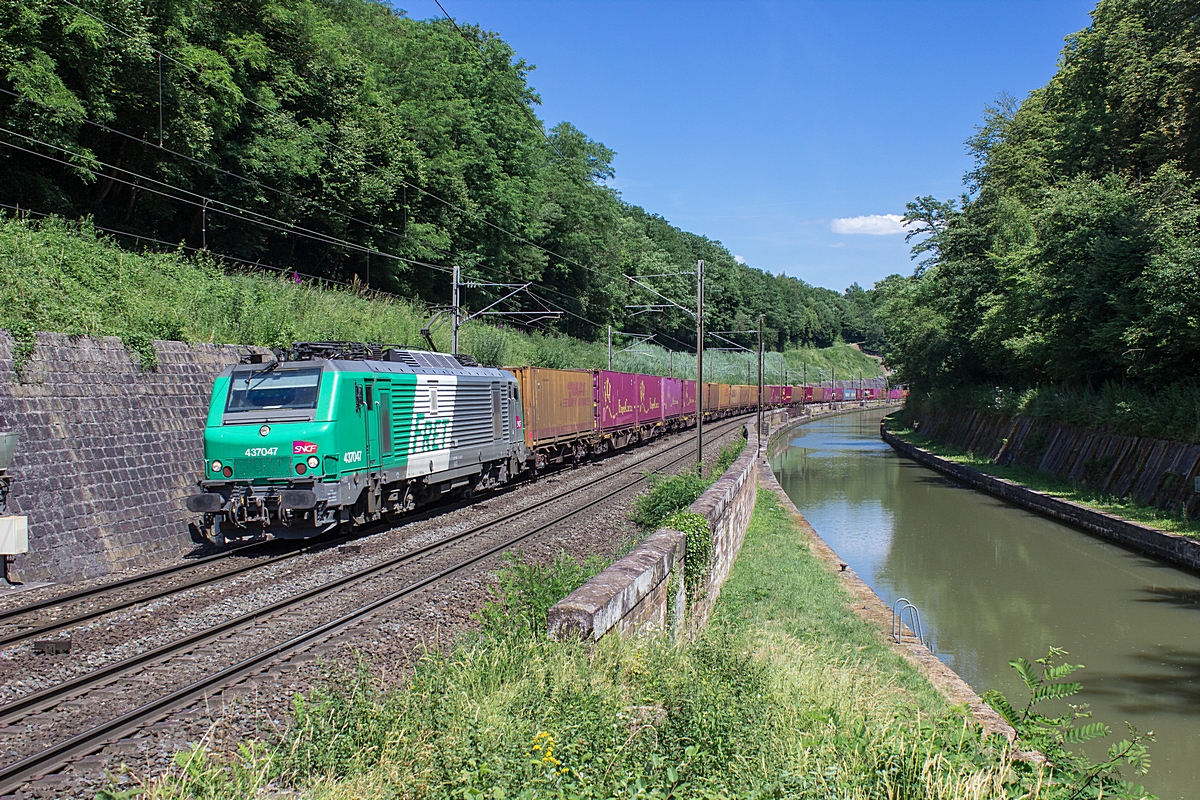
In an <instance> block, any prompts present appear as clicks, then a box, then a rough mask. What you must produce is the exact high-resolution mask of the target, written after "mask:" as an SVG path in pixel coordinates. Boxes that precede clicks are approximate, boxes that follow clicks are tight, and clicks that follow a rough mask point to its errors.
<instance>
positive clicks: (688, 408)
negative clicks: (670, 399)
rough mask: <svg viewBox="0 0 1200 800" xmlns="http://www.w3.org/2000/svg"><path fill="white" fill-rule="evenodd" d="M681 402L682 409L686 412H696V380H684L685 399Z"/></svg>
mask: <svg viewBox="0 0 1200 800" xmlns="http://www.w3.org/2000/svg"><path fill="white" fill-rule="evenodd" d="M681 403H682V409H681V410H682V412H683V413H684V414H695V413H696V382H695V381H684V382H683V399H682V401H681Z"/></svg>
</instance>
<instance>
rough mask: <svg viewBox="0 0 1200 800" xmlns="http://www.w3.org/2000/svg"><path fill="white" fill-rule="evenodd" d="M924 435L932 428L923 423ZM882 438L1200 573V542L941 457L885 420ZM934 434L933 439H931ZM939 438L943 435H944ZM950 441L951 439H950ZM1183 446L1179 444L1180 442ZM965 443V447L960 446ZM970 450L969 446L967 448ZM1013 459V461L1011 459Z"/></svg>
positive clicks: (967, 479) (980, 484) (975, 482)
mask: <svg viewBox="0 0 1200 800" xmlns="http://www.w3.org/2000/svg"><path fill="white" fill-rule="evenodd" d="M920 430H921V433H922V435H927V434H926V426H925V425H924V424H922V426H921V429H920ZM880 436H881V437H882V438H883V440H884V441H885V442H887V443H888V444H889V445H891V446H892V447H893V448H894V449H895V450H896V451H897V452H898V453H900V454H901V455H904V456H907V457H908V458H911V459H913V460H914V461H916V462H917V463H919V464H922V465H924V466H927V467H929V468H931V469H934V470H937V471H938V472H940V473H942V474H943V475H946V476H948V477H950V478H952V479H954V480H956V481H958V482H959V483H962V484H965V485H967V486H970V487H971V488H974V489H978V490H980V491H983V492H986V493H988V494H990V495H992V496H994V497H998V498H1000V499H1001V500H1005V501H1007V502H1009V503H1012V504H1013V505H1016V506H1019V507H1021V508H1024V509H1027V510H1029V511H1033V512H1035V513H1037V514H1041V515H1043V516H1046V517H1049V518H1051V519H1055V520H1058V521H1059V522H1063V523H1066V524H1067V525H1071V526H1072V527H1075V528H1078V529H1080V530H1083V531H1086V532H1088V533H1091V534H1093V535H1096V536H1099V537H1101V538H1104V539H1107V540H1109V541H1111V542H1115V543H1117V544H1120V545H1122V546H1124V547H1128V548H1130V549H1132V550H1135V551H1137V552H1139V553H1143V554H1145V555H1148V556H1152V557H1154V558H1157V559H1161V560H1163V561H1166V562H1168V563H1171V564H1174V565H1176V566H1180V567H1185V568H1187V569H1190V570H1194V571H1200V541H1196V540H1195V539H1190V538H1188V537H1186V536H1179V535H1177V534H1174V533H1169V532H1167V531H1160V530H1157V529H1155V528H1149V527H1147V526H1145V525H1139V524H1137V523H1135V522H1130V521H1129V520H1127V519H1123V518H1121V517H1118V516H1115V515H1113V514H1107V513H1105V512H1103V511H1098V510H1097V509H1094V508H1088V507H1087V506H1084V505H1081V504H1079V503H1074V502H1071V501H1069V500H1063V499H1061V498H1057V497H1051V496H1049V495H1046V494H1043V493H1041V492H1038V491H1035V490H1033V489H1029V488H1027V487H1024V486H1021V485H1020V484H1018V483H1014V482H1013V481H1009V480H1005V479H1004V478H997V477H995V476H992V475H987V474H985V473H982V472H980V471H979V470H976V469H972V468H970V467H968V466H965V465H963V464H956V463H954V462H953V461H948V460H946V459H944V458H940V457H938V456H936V455H934V454H933V453H930V452H929V451H928V450H925V449H923V448H921V447H918V446H916V445H914V444H911V443H909V442H906V441H904V440H903V439H901V438H899V437H898V436H896V435H895V434H893V433H891V432H890V431H888V430H887V426H886V424H884V423H880ZM931 438H932V437H931ZM939 441H941V439H940V438H939ZM948 443H950V442H948ZM1176 444H1177V443H1176ZM955 446H957V447H964V446H963V445H955ZM964 449H966V448H965V447H964ZM1009 463H1012V462H1009Z"/></svg>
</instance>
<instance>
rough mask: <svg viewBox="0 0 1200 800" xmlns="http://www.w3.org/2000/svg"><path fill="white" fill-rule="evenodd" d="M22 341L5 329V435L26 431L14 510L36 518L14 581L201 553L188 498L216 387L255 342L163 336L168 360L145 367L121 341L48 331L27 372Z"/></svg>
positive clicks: (1, 348) (163, 356)
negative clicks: (19, 357)
mask: <svg viewBox="0 0 1200 800" xmlns="http://www.w3.org/2000/svg"><path fill="white" fill-rule="evenodd" d="M14 347H15V342H14V341H13V339H12V337H11V336H9V335H8V334H7V333H6V332H0V430H7V431H15V432H16V433H17V434H18V435H19V436H20V440H19V441H18V443H17V448H16V452H15V455H14V457H13V462H12V466H11V467H10V469H9V474H10V475H12V494H11V495H10V498H9V510H8V513H10V514H17V515H27V516H28V517H29V553H28V554H26V555H23V556H16V557H14V558H12V559H11V563H10V576H11V577H13V578H14V579H17V580H20V581H23V582H26V583H31V582H40V581H50V580H64V579H73V578H89V577H96V576H100V575H106V574H109V573H112V572H115V571H120V570H123V569H128V568H136V567H145V566H149V565H151V564H154V563H156V562H159V561H162V560H164V559H167V560H175V559H177V558H179V556H180V555H181V554H184V553H187V552H189V551H191V550H192V549H194V548H195V547H196V545H195V544H194V543H193V542H192V539H191V536H190V534H189V530H188V522H189V520H190V519H191V517H192V515H190V514H188V512H187V510H186V509H185V508H184V504H183V499H184V497H185V496H186V495H187V494H188V493H189V492H190V490H191V486H192V484H194V483H195V481H196V479H197V478H198V477H199V471H200V465H201V464H202V463H203V460H204V441H203V432H204V422H205V418H206V417H207V415H208V391H207V390H208V387H209V386H211V384H212V380H213V378H214V377H215V376H216V375H217V373H219V372H220V371H221V370H222V369H224V368H225V367H226V366H227V365H229V364H234V363H237V362H238V361H239V360H240V358H241V357H242V355H244V354H245V353H246V352H247V348H245V347H234V346H228V345H206V344H195V345H188V344H183V343H180V342H166V341H160V342H154V343H153V347H154V350H155V353H156V354H157V357H158V366H157V367H156V368H155V369H153V370H143V369H142V367H141V363H140V361H139V359H138V356H137V355H135V354H132V353H130V351H129V350H128V348H126V346H125V344H124V343H123V342H122V341H121V340H120V339H117V338H113V337H87V336H79V337H68V336H62V335H59V334H52V333H39V334H37V340H36V345H35V346H34V348H33V352H32V353H31V354H30V355H29V357H28V360H27V361H26V363H25V365H24V367H23V369H22V370H21V372H20V374H19V375H18V374H17V373H16V372H15V371H14V367H13V356H14ZM256 349H257V348H256ZM197 387H203V388H202V389H198V388H197Z"/></svg>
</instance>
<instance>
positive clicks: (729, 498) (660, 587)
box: [548, 424, 760, 641]
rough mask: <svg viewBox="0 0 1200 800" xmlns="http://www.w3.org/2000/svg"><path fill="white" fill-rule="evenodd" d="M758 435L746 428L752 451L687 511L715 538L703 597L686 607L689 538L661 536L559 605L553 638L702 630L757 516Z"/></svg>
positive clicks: (551, 619) (552, 617)
mask: <svg viewBox="0 0 1200 800" xmlns="http://www.w3.org/2000/svg"><path fill="white" fill-rule="evenodd" d="M753 428H754V426H753V424H750V425H747V426H746V432H747V436H748V439H747V441H746V448H745V450H743V451H742V454H741V456H739V457H738V459H737V461H735V462H734V463H733V465H732V466H731V467H730V468H729V469H728V470H727V471H726V472H725V474H724V475H722V476H721V477H720V478H718V479H717V482H716V483H714V484H713V485H712V486H711V487H710V488H709V490H708V491H706V492H705V493H704V494H703V495H701V496H700V498H699V499H698V500H696V502H695V503H693V504H692V506H691V507H690V508H689V509H688V510H689V511H692V512H693V513H697V514H702V515H704V517H705V518H706V519H707V520H708V526H709V531H710V535H711V536H712V543H713V559H712V567H711V569H710V570H709V573H708V575H707V578H706V581H705V586H704V590H703V592H702V593H701V596H700V597H699V598H698V599H697V600H695V601H694V602H693V603H692V604H691V605H690V606H687V605H686V600H687V599H686V595H685V590H684V584H683V570H684V563H685V558H686V552H687V542H686V537H685V536H684V534H683V533H681V532H679V531H672V530H668V529H662V530H659V531H656V532H655V533H654V534H653V535H651V536H650V537H648V538H647V539H646V540H644V541H643V542H642V543H641V544H639V545H638V546H637V547H635V548H634V549H633V551H632V552H631V553H629V555H627V556H625V557H624V558H622V559H621V560H620V561H618V562H616V563H615V564H613V565H612V566H611V567H609V568H608V569H606V570H604V572H602V573H600V574H599V575H597V576H596V577H595V578H593V579H592V580H590V581H588V582H587V583H585V584H584V585H583V586H581V587H579V588H578V589H576V590H575V591H574V592H572V593H571V594H570V595H568V596H567V597H566V598H564V599H563V600H562V601H561V602H559V603H558V604H556V605H554V606H553V607H552V608H551V609H550V611H549V614H548V629H549V634H550V636H551V637H552V638H563V637H566V636H581V637H583V638H587V639H592V640H593V641H594V640H597V639H599V638H600V637H601V636H603V635H604V634H606V633H608V632H610V631H618V632H620V633H640V632H643V631H646V630H651V629H657V630H664V629H671V630H672V631H673V632H674V633H675V634H676V635H677V636H678V635H680V634H682V632H683V631H684V628H685V626H686V627H688V628H692V629H693V630H694V629H697V628H700V627H703V626H704V624H705V623H706V622H707V621H708V617H709V614H711V613H712V609H713V606H714V604H715V603H716V601H717V596H718V595H719V594H720V593H721V587H722V586H723V585H724V583H725V580H726V579H727V578H728V577H729V572H730V570H731V569H732V568H733V562H734V561H735V560H736V559H737V554H738V551H739V550H740V549H741V547H742V541H743V540H744V539H745V538H746V528H747V526H749V524H750V516H751V514H753V513H754V497H755V490H756V488H757V486H758V465H759V460H760V459H759V457H758V437H757V436H755V434H754V430H753Z"/></svg>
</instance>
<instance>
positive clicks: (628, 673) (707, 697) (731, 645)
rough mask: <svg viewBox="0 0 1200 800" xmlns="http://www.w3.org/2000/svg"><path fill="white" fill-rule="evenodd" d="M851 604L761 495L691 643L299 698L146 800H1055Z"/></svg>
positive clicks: (500, 643)
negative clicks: (707, 619) (275, 721)
mask: <svg viewBox="0 0 1200 800" xmlns="http://www.w3.org/2000/svg"><path fill="white" fill-rule="evenodd" d="M548 569H549V570H550V571H551V573H552V574H549V575H543V576H542V577H543V578H545V579H546V580H547V581H548V582H549V583H552V584H555V585H557V587H558V591H567V590H568V589H569V588H571V584H573V582H574V580H576V579H580V578H581V576H582V574H583V573H582V572H581V571H580V569H579V567H578V565H575V566H570V565H566V564H565V562H563V561H561V560H560V561H559V562H556V564H554V565H551V567H549V568H548ZM527 577H528V576H527ZM568 578H569V579H568ZM519 582H520V581H519V580H518V583H519ZM514 585H515V584H511V583H510V584H509V586H510V588H511V587H512V586H514ZM532 591H533V593H534V594H539V593H540V592H541V590H540V589H537V588H535V589H533V590H532ZM505 594H506V595H507V592H505ZM539 596H540V595H539ZM848 599H849V598H848V597H847V596H846V595H845V593H844V591H843V590H842V589H841V588H840V586H839V585H838V583H837V581H836V579H835V578H834V577H833V576H832V575H831V574H830V573H829V572H828V571H827V570H826V569H825V568H824V567H823V566H822V565H820V564H819V563H818V562H817V561H816V559H815V558H814V557H813V556H812V555H811V554H810V553H809V552H808V550H807V548H805V547H803V545H802V544H801V540H800V538H799V532H798V531H797V530H796V528H795V526H794V524H793V523H792V522H791V519H790V517H788V515H787V514H786V513H785V512H784V510H783V509H782V508H781V507H780V505H779V504H778V502H777V501H776V500H775V498H774V496H773V495H771V494H769V493H760V495H759V500H758V507H757V508H756V510H755V513H754V518H753V520H752V522H751V526H750V530H749V531H748V533H747V536H746V540H745V544H744V545H743V548H742V553H741V556H740V557H739V560H738V562H737V563H736V565H735V567H734V570H733V573H732V575H731V577H730V580H729V582H728V583H727V584H726V587H725V589H724V591H723V593H722V595H721V598H720V601H719V602H718V604H717V610H716V613H715V615H714V617H713V621H712V623H711V625H710V627H709V629H708V630H706V631H704V632H703V633H701V634H700V635H699V637H698V638H697V639H696V640H694V641H692V642H688V643H681V644H672V643H671V642H670V641H668V640H667V639H665V638H660V637H656V636H647V637H642V638H637V639H625V640H623V639H621V638H619V637H615V636H614V637H605V638H604V639H602V640H601V641H600V642H599V643H596V644H595V645H591V644H587V643H583V642H561V643H560V642H550V641H547V640H546V639H545V637H544V636H543V635H541V634H540V632H539V631H537V630H534V629H532V628H530V627H528V626H526V625H524V624H517V625H514V626H512V627H507V628H506V627H504V626H500V627H496V626H494V625H489V626H488V628H487V629H486V630H485V632H484V633H483V634H481V635H478V636H474V637H470V638H467V639H465V640H463V641H461V642H460V643H459V644H458V645H457V646H455V647H454V648H452V649H451V650H450V651H448V652H440V651H437V652H429V653H426V654H425V655H424V656H423V657H422V658H421V659H420V661H419V663H418V664H417V665H416V667H415V669H414V671H413V673H412V674H411V675H409V676H406V677H405V678H404V679H403V682H402V685H400V686H398V687H395V688H387V687H385V686H384V685H382V684H380V683H379V682H378V681H377V680H375V679H373V678H372V677H371V676H370V673H369V671H368V670H366V669H363V670H360V671H359V672H358V673H341V674H338V675H336V676H335V678H334V679H333V680H331V681H329V682H328V683H326V684H324V685H323V686H322V687H321V688H319V689H317V690H316V691H314V692H312V693H310V694H309V695H307V696H305V697H300V698H297V700H296V704H295V716H294V720H293V722H292V724H291V726H290V727H289V729H288V730H287V732H286V733H285V734H284V735H283V737H282V740H281V741H280V742H279V743H278V744H277V745H275V746H273V747H272V748H271V749H270V750H269V751H266V750H264V749H263V748H261V747H256V746H252V745H247V746H246V747H244V748H243V749H242V751H241V752H240V753H239V754H237V755H234V756H232V757H227V758H224V759H218V758H213V757H211V756H210V755H209V754H207V753H205V752H203V751H189V752H185V753H182V754H180V756H179V758H178V763H179V764H180V765H183V764H187V765H188V766H187V767H184V766H177V767H176V768H175V769H174V770H172V771H171V772H170V773H168V774H167V775H164V776H161V777H160V778H159V779H158V780H157V781H155V782H154V783H153V784H152V785H151V786H150V787H149V788H150V792H149V795H150V796H151V797H154V798H162V799H165V798H172V799H173V798H184V797H187V798H225V797H228V798H233V797H250V796H261V794H262V793H264V792H267V793H273V794H278V793H280V792H284V793H289V794H290V792H291V791H293V790H294V791H296V792H298V793H299V795H300V796H303V797H312V798H329V799H330V800H334V799H336V800H341V799H342V798H360V797H403V798H450V797H466V798H472V797H480V798H482V797H487V798H509V797H529V798H533V797H544V798H568V797H581V798H586V797H593V798H596V797H633V796H638V797H647V798H654V797H658V798H667V797H761V798H765V797H812V798H826V797H837V798H851V799H852V800H855V799H858V798H864V799H865V798H914V799H915V798H1000V797H1008V796H1018V795H1019V796H1023V797H1039V796H1046V795H1045V794H1039V793H1038V790H1037V788H1036V786H1037V776H1036V775H1031V774H1030V773H1029V772H1028V771H1025V772H1021V771H1019V770H1016V769H1014V768H1013V766H1012V765H1011V764H1010V763H1009V762H1008V761H1007V757H1006V751H1005V747H1004V746H1003V745H1002V744H1001V743H993V742H991V741H983V740H982V739H981V738H980V734H979V732H978V730H977V728H975V727H974V726H973V725H972V724H971V723H970V722H969V721H968V720H967V719H966V718H964V717H963V715H962V712H961V710H959V709H957V708H949V707H947V705H946V703H945V701H944V700H943V699H942V698H941V696H940V695H939V694H938V693H937V692H936V691H935V690H934V689H933V687H931V686H930V685H929V684H928V683H927V682H926V681H925V680H924V679H923V678H922V677H921V676H920V675H919V674H918V673H917V672H916V670H915V669H914V668H913V667H912V666H910V665H909V664H908V663H907V662H906V661H904V660H903V659H902V658H901V657H900V656H899V655H897V654H896V653H895V652H894V651H892V650H891V649H890V648H889V647H888V646H887V645H886V644H885V642H884V639H883V637H882V636H881V635H880V633H879V632H878V631H876V630H874V629H873V628H871V627H869V626H868V625H867V624H866V623H865V622H863V621H862V620H860V619H859V618H858V617H856V616H855V615H854V614H853V613H852V612H850V611H849V610H848V609H847V602H848ZM505 602H506V603H508V602H509V601H507V600H506V601H505ZM544 603H545V601H544V600H543V601H540V602H539V603H537V605H538V606H539V607H541V606H544ZM519 606H520V603H518V604H517V607H519ZM537 618H538V619H539V620H540V619H541V615H540V612H539V614H538V615H537ZM1010 791H1011V794H1010Z"/></svg>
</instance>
